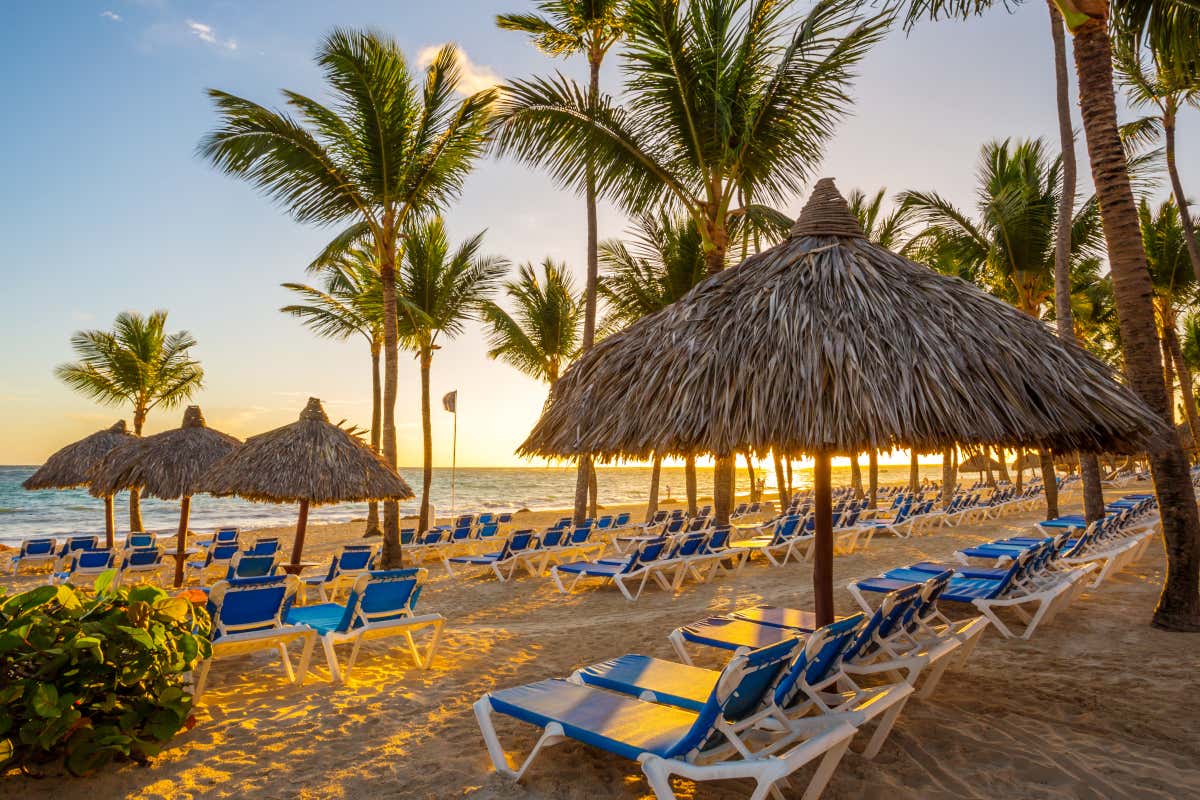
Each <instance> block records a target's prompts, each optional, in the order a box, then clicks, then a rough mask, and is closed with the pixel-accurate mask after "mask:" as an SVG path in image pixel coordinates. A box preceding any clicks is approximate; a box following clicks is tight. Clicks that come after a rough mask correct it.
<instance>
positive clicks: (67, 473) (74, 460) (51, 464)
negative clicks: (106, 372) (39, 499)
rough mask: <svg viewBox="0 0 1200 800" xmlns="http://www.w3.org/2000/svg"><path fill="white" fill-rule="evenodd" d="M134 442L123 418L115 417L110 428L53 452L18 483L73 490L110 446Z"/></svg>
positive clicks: (86, 476)
mask: <svg viewBox="0 0 1200 800" xmlns="http://www.w3.org/2000/svg"><path fill="white" fill-rule="evenodd" d="M137 441H138V438H137V437H136V436H134V435H133V434H132V433H130V432H129V431H128V430H127V429H126V427H125V420H123V419H120V420H117V422H116V424H114V425H113V426H112V427H111V428H105V429H104V430H102V431H96V432H95V433H93V434H92V435H90V436H85V437H84V438H82V439H80V440H79V441H78V442H74V443H73V444H69V445H67V446H66V447H64V448H62V449H61V450H59V451H58V452H56V453H54V455H52V456H50V457H49V458H47V459H46V463H45V464H42V466H40V467H38V470H37V472H35V473H33V474H32V475H30V476H29V477H28V478H26V479H25V482H24V483H22V484H21V485H22V486H24V487H25V488H26V489H77V488H79V487H80V486H87V485H88V483H89V480H90V479H89V477H88V473H89V472H90V471H91V469H92V467H94V466H96V464H97V463H99V462H100V460H101V459H103V458H104V457H105V456H106V455H108V454H109V453H110V452H112V451H113V450H114V449H116V448H120V447H122V446H124V445H127V444H132V443H134V442H137ZM98 496H102V495H98Z"/></svg>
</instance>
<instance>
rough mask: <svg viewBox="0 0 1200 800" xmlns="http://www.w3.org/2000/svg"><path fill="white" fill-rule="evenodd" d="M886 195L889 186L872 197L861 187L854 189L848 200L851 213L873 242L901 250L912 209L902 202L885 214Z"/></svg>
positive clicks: (889, 248) (890, 248)
mask: <svg viewBox="0 0 1200 800" xmlns="http://www.w3.org/2000/svg"><path fill="white" fill-rule="evenodd" d="M886 195H887V187H883V188H880V189H879V190H878V191H877V192H875V194H874V195H872V196H870V197H868V196H867V195H866V194H865V193H864V192H863V191H862V190H861V189H852V190H851V191H850V194H849V195H848V196H847V197H846V202H847V203H849V204H850V213H851V214H853V215H854V216H855V218H856V219H857V220H858V224H859V225H861V226H862V229H863V233H865V234H866V235H867V239H868V240H869V241H870V242H871V243H873V244H877V245H879V246H880V247H884V248H887V249H888V250H899V249H900V246H901V239H903V238H904V235H905V233H907V231H908V226H909V224H910V223H911V219H910V218H909V217H910V209H909V208H908V206H906V205H904V204H903V203H900V204H898V205H897V206H896V207H895V208H893V209H892V211H891V213H888V214H884V213H883V201H884V198H885V197H886Z"/></svg>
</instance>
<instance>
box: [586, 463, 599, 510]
mask: <svg viewBox="0 0 1200 800" xmlns="http://www.w3.org/2000/svg"><path fill="white" fill-rule="evenodd" d="M596 492H597V486H596V465H595V464H592V468H591V469H589V470H588V516H589V517H591V518H592V519H595V518H596V511H597V510H598V508H599V503H597V502H596Z"/></svg>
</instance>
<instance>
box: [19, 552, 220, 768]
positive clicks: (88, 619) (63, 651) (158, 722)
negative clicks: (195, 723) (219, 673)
mask: <svg viewBox="0 0 1200 800" xmlns="http://www.w3.org/2000/svg"><path fill="white" fill-rule="evenodd" d="M111 580H112V576H111V574H106V575H103V576H101V577H100V579H99V580H98V581H97V582H96V594H95V596H90V595H88V594H85V593H84V592H82V591H80V590H79V589H78V588H76V587H74V586H69V585H64V586H39V587H38V588H36V589H32V590H30V591H27V592H23V593H21V594H17V595H13V596H12V597H7V598H5V597H4V596H3V594H0V772H2V771H3V770H4V769H6V768H11V767H14V766H19V767H21V768H22V769H24V770H26V771H31V772H36V771H38V768H39V766H41V765H46V764H50V763H53V762H57V761H60V760H61V761H62V763H63V765H64V766H65V767H66V769H67V770H68V771H70V772H71V773H73V774H76V775H81V774H85V773H88V772H92V771H94V770H96V769H98V768H99V767H101V766H103V765H104V764H107V763H108V762H109V761H111V760H112V759H114V758H117V757H129V758H132V759H134V760H136V761H145V760H146V759H148V758H149V757H150V756H153V755H155V754H156V753H157V752H158V751H159V750H160V749H161V748H162V746H163V744H164V743H165V742H167V741H168V740H170V739H171V737H172V736H174V735H175V734H176V733H178V732H179V731H180V730H181V729H182V728H184V727H185V726H188V725H189V724H190V715H191V710H192V697H191V695H190V694H189V693H188V692H189V687H188V683H187V677H188V676H187V673H188V672H189V671H190V670H191V669H192V668H193V667H194V666H195V665H196V664H197V663H198V662H199V661H200V660H201V659H203V658H205V657H207V656H208V655H209V654H210V652H211V645H210V644H209V640H208V636H209V634H210V633H211V627H212V622H211V620H210V619H209V617H208V614H207V613H206V612H205V611H204V608H203V607H202V606H199V605H194V604H193V603H192V602H190V601H189V600H187V599H184V598H182V597H171V596H170V595H168V594H167V593H166V592H165V591H163V590H162V589H159V588H156V587H153V586H133V587H128V588H125V587H122V588H119V589H113V590H109V584H110V583H111Z"/></svg>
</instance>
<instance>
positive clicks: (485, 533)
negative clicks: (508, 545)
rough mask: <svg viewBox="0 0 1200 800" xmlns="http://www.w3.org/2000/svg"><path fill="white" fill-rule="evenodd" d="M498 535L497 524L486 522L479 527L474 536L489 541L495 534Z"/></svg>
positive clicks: (498, 527)
mask: <svg viewBox="0 0 1200 800" xmlns="http://www.w3.org/2000/svg"><path fill="white" fill-rule="evenodd" d="M498 533H500V523H499V522H487V523H484V524H482V525H480V526H479V529H478V530H477V531H476V532H475V535H476V536H477V537H478V538H480V539H491V538H492V537H493V536H495V535H496V534H498Z"/></svg>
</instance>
